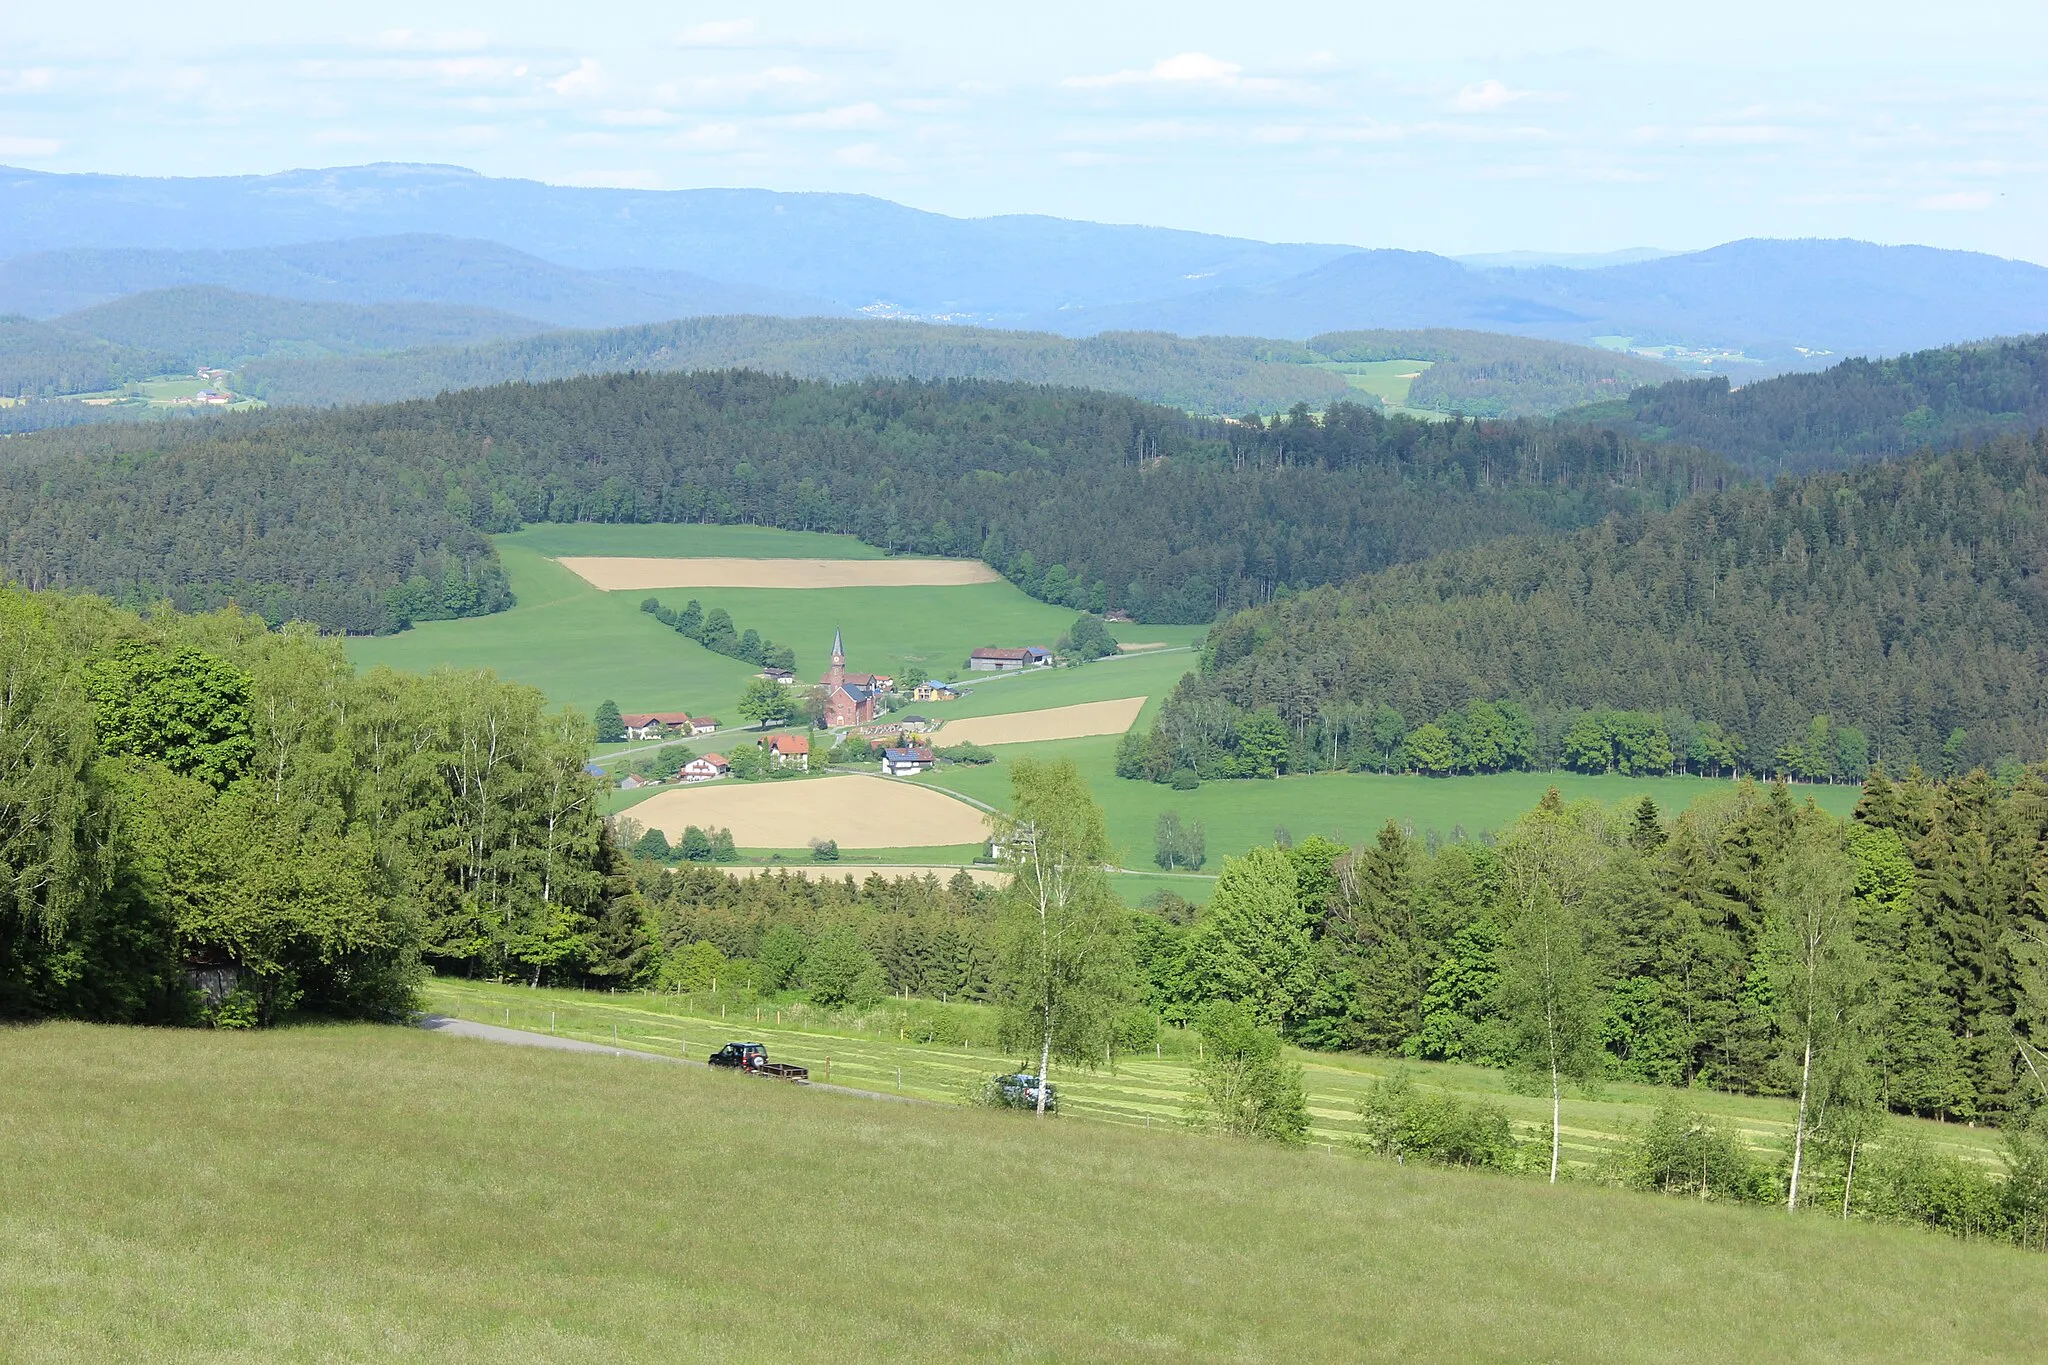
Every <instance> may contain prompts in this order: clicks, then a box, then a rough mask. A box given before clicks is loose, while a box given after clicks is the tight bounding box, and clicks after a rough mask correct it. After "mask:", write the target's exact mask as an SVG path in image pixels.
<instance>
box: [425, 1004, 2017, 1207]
mask: <svg viewBox="0 0 2048 1365" xmlns="http://www.w3.org/2000/svg"><path fill="white" fill-rule="evenodd" d="M427 1003H428V1008H429V1009H431V1010H433V1011H435V1012H437V1013H441V1014H447V1015H451V1016H453V1017H456V1018H460V1019H469V1020H474V1021H476V1022H479V1023H490V1024H499V1025H501V1026H506V1027H511V1028H520V1029H528V1030H532V1031H535V1032H542V1033H554V1034H557V1035H559V1036H562V1037H566V1038H579V1039H583V1040H585V1041H589V1042H597V1043H607V1044H616V1045H617V1046H620V1047H627V1048H634V1049H637V1050H640V1051H646V1052H656V1053H662V1054H665V1055H669V1056H682V1057H688V1058H695V1059H702V1058H703V1057H705V1056H707V1055H709V1053H710V1052H711V1051H712V1050H713V1049H715V1048H717V1047H719V1046H721V1045H722V1044H724V1043H727V1042H733V1041H746V1042H759V1043H762V1044H764V1045H765V1046H766V1047H767V1049H768V1055H769V1056H770V1057H771V1058H772V1059H774V1060H776V1061H783V1062H794V1063H797V1064H798V1065H801V1066H806V1067H809V1068H810V1070H811V1076H812V1079H813V1080H816V1081H826V1080H829V1081H831V1082H832V1083H834V1084H838V1085H847V1086H852V1087H855V1088H857V1089H864V1090H876V1091H882V1092H885V1093H891V1094H897V1093H900V1094H904V1095H909V1096H913V1097H916V1098H920V1099H927V1100H933V1101H937V1102H940V1103H964V1102H965V1101H966V1099H967V1097H968V1095H969V1093H970V1091H971V1090H972V1089H973V1088H974V1087H975V1086H976V1085H977V1084H978V1083H979V1082H981V1081H982V1080H984V1079H986V1078H987V1077H989V1076H992V1075H996V1074H998V1073H1000V1072H1004V1071H1008V1070H1013V1069H1015V1068H1016V1067H1017V1066H1018V1065H1019V1064H1020V1062H1024V1061H1026V1060H1027V1059H1025V1058H1021V1057H1019V1056H1017V1055H1016V1054H1013V1053H1008V1052H1004V1051H1002V1050H1000V1049H998V1048H996V1047H994V1046H990V1045H975V1044H972V1043H967V1042H947V1043H935V1042H920V1041H915V1040H914V1039H913V1038H912V1037H910V1036H907V1035H908V1033H909V1031H910V1028H911V1027H912V1026H913V1024H914V1021H915V1019H916V1017H917V1016H916V1011H915V1010H914V1009H913V1007H912V1006H911V1005H910V1004H907V1003H904V1004H897V1005H889V1006H884V1007H882V1008H879V1009H877V1010H873V1011H869V1012H867V1013H866V1014H865V1015H853V1014H848V1013H844V1012H839V1013H835V1012H831V1011H824V1010H819V1009H816V1008H815V1007H811V1006H808V1005H802V1004H793V1003H784V1004H780V1005H778V1004H775V1003H772V1002H763V1001H758V1000H755V999H753V998H751V997H746V996H737V997H736V996H733V995H731V994H730V993H727V994H725V995H723V996H720V995H717V994H714V993H712V992H699V993H697V994H695V995H682V996H665V995H656V994H651V993H634V994H604V993H597V992H589V991H574V990H554V989H541V990H533V989H529V988H527V987H524V986H517V985H503V984H494V983H488V982H474V981H459V980H454V979H449V978H440V979H436V980H435V981H434V982H433V983H432V984H431V986H430V987H429V989H428V992H427ZM947 1008H948V1010H949V1011H952V1012H955V1013H972V1012H976V1011H977V1008H978V1007H972V1006H950V1007H947ZM984 1013H985V1012H984ZM892 1030H894V1031H895V1032H894V1033H892ZM956 1036H957V1035H956ZM970 1036H977V1037H980V1038H983V1039H986V1038H989V1037H991V1036H992V1023H991V1022H989V1021H987V1020H983V1021H982V1022H980V1023H979V1024H977V1026H976V1027H975V1029H974V1030H973V1031H972V1032H971V1034H970ZM1199 1045H1200V1044H1199V1040H1198V1038H1197V1036H1196V1035H1194V1034H1193V1033H1188V1032H1182V1031H1179V1030H1172V1029H1169V1030H1167V1031H1166V1032H1165V1034H1164V1035H1163V1036H1162V1038H1161V1040H1160V1042H1159V1044H1158V1048H1157V1051H1156V1053H1155V1054H1154V1055H1153V1056H1150V1057H1146V1056H1142V1055H1140V1056H1130V1055H1126V1056H1119V1057H1116V1058H1114V1059H1112V1060H1110V1061H1109V1062H1106V1063H1105V1065H1103V1066H1101V1067H1098V1068H1096V1069H1095V1070H1093V1071H1087V1070H1077V1069H1073V1068H1060V1069H1056V1070H1055V1073H1054V1083H1055V1084H1056V1085H1057V1086H1058V1087H1059V1092H1060V1099H1061V1104H1062V1107H1063V1109H1064V1111H1065V1112H1066V1113H1067V1114H1069V1115H1071V1116H1074V1117H1078V1118H1083V1119H1090V1120H1096V1121H1101V1122H1109V1123H1119V1124H1127V1125H1133V1126H1137V1127H1150V1128H1154V1129H1164V1128H1168V1127H1173V1126H1176V1125H1180V1124H1182V1123H1184V1122H1185V1121H1186V1119H1187V1116H1188V1101H1189V1097H1190V1096H1191V1095H1192V1094H1193V1092H1194V1089H1195V1081H1194V1062H1195V1058H1196V1053H1197V1050H1198V1048H1199ZM1293 1056H1294V1058H1295V1060H1297V1061H1299V1062H1300V1063H1301V1064H1302V1069H1303V1081H1304V1085H1305V1087H1306V1089H1307V1091H1308V1101H1309V1117H1310V1140H1311V1141H1312V1142H1317V1143H1324V1144H1329V1145H1331V1146H1332V1147H1340V1148H1341V1147H1343V1146H1345V1145H1346V1144H1348V1143H1349V1142H1351V1140H1352V1139H1353V1138H1355V1137H1356V1136H1357V1134H1358V1133H1359V1131H1360V1114H1359V1106H1360V1103H1361V1102H1362V1101H1363V1100H1364V1098H1365V1096H1366V1093H1367V1089H1368V1087H1370V1086H1372V1085H1373V1084H1374V1083H1376V1082H1378V1081H1381V1080H1384V1079H1386V1078H1388V1077H1390V1076H1392V1075H1393V1074H1395V1072H1396V1071H1398V1070H1400V1069H1402V1068H1404V1067H1405V1068H1407V1069H1408V1071H1409V1074H1410V1076H1411V1077H1412V1079H1413V1080H1414V1082H1415V1084H1416V1086H1417V1087H1418V1088H1419V1089H1421V1090H1424V1091H1442V1092H1446V1093H1450V1094H1454V1095H1456V1096H1458V1097H1459V1098H1461V1099H1464V1100H1467V1101H1471V1100H1484V1101H1488V1102H1491V1103H1496V1104H1499V1105H1500V1106H1501V1107H1502V1108H1504V1109H1505V1110H1507V1112H1508V1116H1509V1119H1510V1121H1511V1122H1512V1123H1513V1125H1514V1127H1515V1130H1516V1133H1517V1135H1518V1136H1519V1137H1521V1138H1524V1139H1528V1140H1530V1141H1540V1142H1544V1143H1547V1142H1548V1141H1549V1131H1550V1130H1549V1123H1550V1101H1549V1097H1548V1095H1547V1094H1545V1095H1537V1094H1532V1093H1527V1092H1525V1091H1520V1090H1518V1089H1517V1088H1516V1085H1515V1078H1513V1077H1511V1076H1509V1075H1508V1074H1506V1073H1504V1072H1500V1071H1495V1070H1492V1069H1489V1068H1485V1067H1474V1066H1461V1065H1456V1064H1449V1063H1435V1062H1403V1061H1399V1060H1396V1059H1389V1058H1380V1057H1361V1056H1355V1055H1350V1054H1329V1053H1312V1052H1295V1053H1294V1054H1293ZM1670 1093H1671V1092H1670V1091H1668V1090H1666V1089H1664V1088H1662V1087H1658V1086H1647V1085H1635V1084H1628V1083H1622V1082H1613V1083H1609V1084H1607V1085H1605V1086H1603V1087H1602V1088H1601V1089H1600V1090H1598V1091H1596V1092H1594V1093H1593V1094H1592V1095H1590V1096H1589V1095H1583V1094H1574V1095H1570V1096H1569V1097H1568V1098H1567V1099H1566V1101H1565V1104H1564V1123H1565V1134H1564V1155H1565V1160H1566V1162H1567V1163H1568V1164H1569V1165H1570V1166H1571V1167H1572V1168H1573V1169H1574V1170H1575V1171H1577V1172H1579V1173H1590V1172H1592V1171H1593V1170H1594V1169H1595V1168H1596V1167H1597V1166H1598V1165H1599V1163H1600V1162H1601V1160H1602V1158H1604V1157H1605V1156H1606V1155H1607V1154H1608V1153H1609V1152H1610V1151H1611V1150H1612V1149H1613V1148H1614V1147H1615V1146H1616V1144H1618V1143H1620V1142H1622V1141H1623V1140H1625V1139H1626V1138H1627V1137H1628V1136H1629V1135H1630V1134H1631V1133H1632V1132H1634V1131H1635V1130H1637V1129H1638V1128H1640V1127H1641V1126H1642V1125H1644V1124H1645V1123H1647V1121H1648V1120H1649V1117H1650V1115H1651V1113H1652V1112H1653V1111H1654V1110H1655V1109H1656V1107H1657V1105H1658V1104H1660V1103H1662V1102H1663V1101H1664V1100H1665V1099H1666V1098H1667V1097H1668V1096H1669V1094H1670ZM1686 1103H1687V1104H1689V1105H1691V1106H1693V1107H1694V1108H1697V1109H1699V1110H1701V1111H1702V1112H1704V1113H1706V1114H1708V1115H1710V1116H1711V1117H1712V1118H1714V1119H1715V1120H1716V1121H1717V1122H1719V1123H1722V1124H1725V1125H1727V1126H1728V1127H1731V1128H1733V1129H1735V1130H1736V1131H1737V1132H1739V1133H1740V1134H1741V1136H1742V1138H1743V1140H1744V1141H1745V1142H1746V1143H1747V1144H1748V1145H1749V1146H1750V1148H1751V1149H1752V1150H1754V1151H1756V1152H1758V1153H1760V1154H1774V1153H1777V1152H1779V1151H1782V1150H1783V1149H1784V1147H1785V1144H1786V1142H1787V1141H1788V1140H1789V1135H1790V1133H1791V1128H1792V1120H1793V1111H1792V1105H1791V1103H1790V1102H1789V1101H1787V1100H1782V1099H1775V1098H1770V1097H1761V1096H1746V1095H1728V1094H1722V1093H1719V1092H1716V1091H1708V1090H1694V1091H1688V1092H1686ZM1892 1122H1893V1123H1894V1125H1895V1126H1896V1128H1897V1129H1898V1130H1899V1131H1901V1132H1904V1131H1908V1130H1911V1131H1914V1132H1917V1133H1918V1134H1919V1135H1920V1136H1921V1137H1923V1138H1924V1139H1926V1140H1927V1141H1929V1142H1931V1143H1932V1144H1933V1145H1935V1146H1936V1147H1937V1148H1939V1149H1942V1150H1946V1151H1951V1152H1955V1153H1958V1154H1961V1155H1965V1156H1968V1157H1970V1158H1971V1159H1973V1160H1978V1161H1987V1162H1997V1161H1999V1160H2000V1159H2001V1158H2000V1154H1999V1145H1998V1138H1997V1135H1996V1134H1995V1133H1994V1132H1992V1131H1990V1130H1987V1129H1978V1128H1970V1127H1966V1126H1962V1125H1957V1124H1939V1123H1932V1122H1926V1121H1922V1120H1913V1119H1895V1120H1893V1121H1892Z"/></svg>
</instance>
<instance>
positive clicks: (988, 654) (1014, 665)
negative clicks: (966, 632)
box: [967, 645, 1052, 673]
mask: <svg viewBox="0 0 2048 1365" xmlns="http://www.w3.org/2000/svg"><path fill="white" fill-rule="evenodd" d="M1051 662H1052V651H1051V650H1048V649H1041V648H1039V647H1038V646H1037V645H1026V646H1025V647H1024V648H1022V649H994V648H982V649H977V650H975V651H974V652H973V653H972V654H970V655H968V656H967V667H968V668H969V669H970V670H971V671H973V672H976V673H1014V672H1016V671H1018V670H1019V669H1025V668H1044V667H1045V666H1046V665H1047V664H1049V663H1051Z"/></svg>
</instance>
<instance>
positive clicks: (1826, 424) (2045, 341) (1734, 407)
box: [1565, 336, 2048, 473]
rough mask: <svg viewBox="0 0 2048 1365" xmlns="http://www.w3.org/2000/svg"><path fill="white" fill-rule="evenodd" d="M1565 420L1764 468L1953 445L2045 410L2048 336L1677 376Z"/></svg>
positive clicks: (1796, 467)
mask: <svg viewBox="0 0 2048 1365" xmlns="http://www.w3.org/2000/svg"><path fill="white" fill-rule="evenodd" d="M1565 420H1571V421H1582V422H1586V423H1588V424H1591V425H1596V426H1611V427H1614V428H1615V429H1617V430H1619V431H1622V432H1625V433H1626V434H1628V435H1631V436H1635V437H1638V438H1640V439H1644V440H1651V441H1678V442H1682V443H1684V444H1686V445H1694V446H1701V447H1704V448H1706V449H1708V450H1712V451H1715V452H1717V453H1719V454H1721V455H1724V456H1726V457H1727V458H1728V459H1730V460H1732V461H1734V462H1735V463H1737V464H1739V465H1743V466H1745V467H1747V468H1750V469H1755V470H1758V471H1759V472H1764V473H1778V472H1780V471H1782V470H1791V471H1793V472H1799V471H1803V470H1809V469H1815V468H1822V467H1829V466H1837V467H1838V466H1840V465H1844V464H1849V463H1853V462H1855V461H1857V460H1864V459H1870V458H1873V457H1878V456H1885V455H1903V454H1909V453H1911V452H1913V451H1916V450H1926V449H1930V448H1932V449H1946V448H1952V447H1956V446H1960V445H1966V444H1970V443H1973V442H1977V441H1983V440H1988V439H1990V438H1991V437H1992V436H1994V435H1997V434H1998V433H2000V432H2006V431H2020V432H2025V431H2030V430H2032V429H2033V428H2034V427H2036V426H2039V425H2040V424H2042V423H2043V422H2044V421H2048V336H2032V337H2024V338H2020V339H2017V340H2012V341H2000V342H1995V343H1988V344H1984V345H1977V346H1945V347H1942V348H1941V349H1939V350H1932V351H1915V352H1913V353H1912V354H1910V355H1902V356H1896V357H1893V358H1892V359H1889V360H1847V361H1843V362H1842V363H1841V364H1839V365H1836V366H1834V367H1833V368H1831V369H1827V370H1822V371H1819V372H1817V373H1812V374H1788V375H1781V376H1779V377H1778V378H1776V379H1767V380H1763V381H1762V382H1760V383H1755V384H1746V385H1744V386H1743V387H1741V388H1739V389H1730V388H1729V386H1728V381H1727V380H1725V379H1702V380H1680V381H1677V382H1674V383H1670V384H1663V385H1660V386H1658V387H1655V388H1642V389H1638V390H1636V391H1635V392H1634V393H1632V394H1631V395H1629V397H1628V398H1626V399H1623V400H1620V401H1617V402H1614V403H1607V404H1601V405H1599V406H1596V407H1590V408H1582V409H1580V410H1578V411H1577V412H1574V413H1568V414H1566V417H1565Z"/></svg>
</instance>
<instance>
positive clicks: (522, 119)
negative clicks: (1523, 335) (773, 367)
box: [0, 0, 2048, 263]
mask: <svg viewBox="0 0 2048 1365" xmlns="http://www.w3.org/2000/svg"><path fill="white" fill-rule="evenodd" d="M282 8H283V9H285V10H288V11H289V12H288V13H283V14H277V15H272V14H256V13H255V12H252V11H251V10H249V9H247V8H246V7H244V8H239V9H237V8H234V7H230V8H229V9H226V10H220V9H214V8H210V7H207V6H176V5H169V6H167V5H164V4H162V3H161V0H155V2H153V3H151V4H147V5H144V4H139V3H131V2H130V0H114V3H100V4H95V5H92V6H90V7H88V8H80V9H74V8H72V7H69V6H58V5H48V4H41V5H35V6H30V5H29V4H26V3H24V2H23V0H8V2H7V3H6V4H5V5H4V6H0V32H4V35H5V36H4V38H0V162H4V163H7V164H12V165H17V166H27V167H33V168H38V169H45V170H60V171H88V170H101V171H120V172H128V173H143V174H169V175H214V174H230V173H248V172H263V171H274V170H281V169H285V168H289V167H295V166H322V165H341V164H351V163H357V162H364V161H385V160H402V161H439V162H453V163H457V164H461V165H465V166H471V167H474V168H476V169H478V170H481V171H485V172H487V173H489V174H493V175H518V176H528V177H532V178H536V179H541V180H548V181H554V182H558V183H576V184H603V185H634V186H650V187H662V188H680V187H688V186H704V185H760V186H767V187H771V188H776V189H784V190H798V189H830V190H855V191H861V192H865V193H870V194H876V195H881V196H884V197H886V198H890V199H895V200H900V201H902V202H905V203H909V204H914V205H917V206H919V207H923V208H930V209H936V210H939V211H941V212H945V213H954V214H963V215H980V214H990V213H1008V212H1038V213H1052V214H1060V215H1064V216H1068V217H1078V218H1093V219H1102V220H1109V221H1122V222H1145V223H1160V224H1167V225H1172V226H1178V227H1191V228H1202V229H1207V230H1212V231H1218V232H1229V233H1238V234H1244V235H1248V236H1256V237H1264V238H1270V239H1284V240H1303V239H1308V240H1323V241H1344V242H1352V243H1357V244H1360V245H1366V246H1408V247H1421V248H1427V249H1430V250H1436V251H1446V252H1474V251H1490V250H1502V249H1509V248H1536V249H1545V250H1583V251H1597V250H1607V249H1611V248H1616V247H1625V246H1637V245H1649V246H1664V247H1692V246H1704V245H1708V244H1711V243H1714V242H1718V241H1724V240H1727V239H1729V238H1734V237H1742V236H1755V235H1768V236H1855V237H1866V238H1871V239H1874V240H1879V241H1890V242H1904V241H1912V242H1927V243H1932V244H1935V245H1939V246H1957V247H1970V248H1975V249H1979V250H1985V251H1993V252H1997V253H1999V254H2001V255H2008V256H2019V257H2024V258H2027V259H2031V260H2036V261H2042V262H2044V263H2048V175H2044V171H2048V55H2044V54H2048V3H2044V2H2043V0H2006V2H2005V3H1995V2H1994V0H1945V2H1944V3H1942V4H1930V3H1927V0H1913V2H1912V3H1894V0H1859V2H1858V3H1841V2H1838V0H1805V2H1802V0H1776V3H1759V2H1758V0H1719V3H1716V4H1714V5H1711V6H1685V5H1675V4H1669V3H1664V4H1655V3H1630V4H1622V3H1613V2H1612V0H1579V2H1578V3H1573V4H1569V5H1551V4H1541V3H1536V2H1535V0H1521V3H1508V2H1507V0H1483V2H1481V3H1436V4H1429V3H1423V4H1416V3H1413V0H1407V2H1406V3H1402V4H1398V5H1396V4H1386V3H1378V2H1377V0H1349V2H1348V3H1337V4H1309V3H1295V4H1289V3H1280V2H1276V0H1268V2H1267V3H1242V2H1241V3H1235V4H1206V3H1188V2H1185V0H1184V2H1183V3H1176V4H1123V3H1114V2H1113V0H1112V2H1110V3H1103V2H1102V0H1097V2H1096V3H1089V4H1076V3H1067V0H1051V2H1047V0H1039V2H1038V3H1026V4H1011V5H1005V6H1000V7H998V6H992V5H973V4H962V3H960V2H959V0H952V3H945V4H937V3H933V4H926V3H887V2H886V0H884V2H882V3H869V4H866V5H851V4H846V3H843V0H841V3H833V4H820V3H809V2H808V0H786V2H785V3H782V4H778V5H775V6H773V7H768V6H762V7H760V10H761V17H756V18H750V17H748V11H747V10H746V9H743V8H741V7H738V6H733V5H698V4H611V5H575V4H561V3H551V4H528V3H508V2H507V0H497V2H496V3H491V4H470V3H455V2H454V0H438V2H437V0H424V2H423V3H415V4H410V5H404V6H396V5H388V4H378V3H374V2H366V3H352V4H346V5H343V4H331V3H325V2H324V0H321V2H317V3H298V4H293V5H291V6H286V7H282Z"/></svg>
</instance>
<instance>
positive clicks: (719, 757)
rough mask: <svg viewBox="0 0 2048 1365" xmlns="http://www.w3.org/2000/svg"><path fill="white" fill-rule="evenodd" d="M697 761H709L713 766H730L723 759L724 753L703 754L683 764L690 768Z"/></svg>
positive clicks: (697, 762)
mask: <svg viewBox="0 0 2048 1365" xmlns="http://www.w3.org/2000/svg"><path fill="white" fill-rule="evenodd" d="M699 763H709V764H710V765H711V766H712V767H714V768H730V767H731V766H732V764H730V763H728V762H726V761H725V755H724V754H705V755H704V756H703V757H702V758H693V759H691V760H690V761H689V762H688V763H685V764H684V765H683V766H684V767H685V768H691V767H695V766H696V765H697V764H699Z"/></svg>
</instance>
